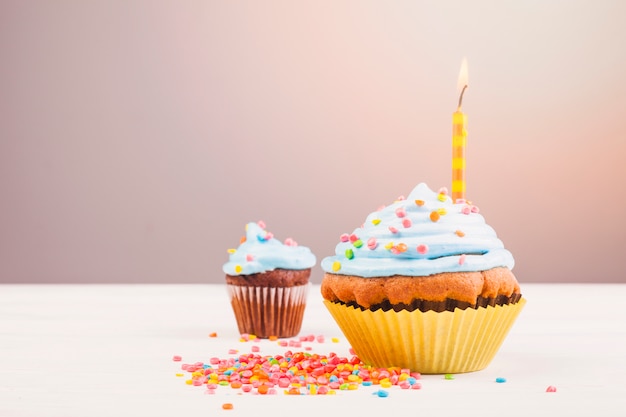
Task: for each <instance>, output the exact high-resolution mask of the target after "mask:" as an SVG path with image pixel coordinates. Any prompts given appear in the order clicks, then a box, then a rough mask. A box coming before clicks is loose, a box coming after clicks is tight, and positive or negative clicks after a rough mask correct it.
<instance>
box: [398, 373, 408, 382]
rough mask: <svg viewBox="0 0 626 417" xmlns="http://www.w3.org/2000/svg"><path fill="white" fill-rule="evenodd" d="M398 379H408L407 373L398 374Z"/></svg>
mask: <svg viewBox="0 0 626 417" xmlns="http://www.w3.org/2000/svg"><path fill="white" fill-rule="evenodd" d="M398 379H399V380H400V381H404V380H406V379H409V374H400V376H399V377H398Z"/></svg>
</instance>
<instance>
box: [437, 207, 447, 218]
mask: <svg viewBox="0 0 626 417" xmlns="http://www.w3.org/2000/svg"><path fill="white" fill-rule="evenodd" d="M437 213H439V214H440V215H442V216H445V215H446V214H448V212H447V211H446V209H445V208H443V207H441V208H438V209H437Z"/></svg>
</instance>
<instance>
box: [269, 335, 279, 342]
mask: <svg viewBox="0 0 626 417" xmlns="http://www.w3.org/2000/svg"><path fill="white" fill-rule="evenodd" d="M269 340H271V341H272V342H275V341H277V340H278V336H270V337H269Z"/></svg>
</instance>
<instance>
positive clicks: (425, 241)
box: [321, 183, 514, 277]
mask: <svg viewBox="0 0 626 417" xmlns="http://www.w3.org/2000/svg"><path fill="white" fill-rule="evenodd" d="M433 212H434V213H436V214H431V213H433ZM394 232H395V233H394ZM513 266H514V260H513V255H511V253H510V252H509V251H508V250H506V249H505V248H504V245H503V243H502V242H501V241H500V240H499V239H498V237H497V236H496V232H495V231H494V230H493V228H491V227H490V226H489V225H487V224H486V223H485V219H484V218H483V216H482V215H480V214H478V210H477V208H476V207H475V206H472V205H471V204H469V203H465V202H463V203H456V204H455V203H453V202H452V199H451V198H450V197H448V196H447V195H446V194H440V193H435V192H434V191H432V190H431V189H430V188H428V186H427V185H426V184H424V183H421V184H419V185H418V186H417V187H415V188H414V189H413V191H412V192H411V193H410V194H409V196H408V197H407V198H406V199H400V200H398V201H395V202H394V203H393V204H391V205H389V206H387V207H384V208H383V209H382V210H380V211H376V212H374V213H371V214H370V215H368V216H367V218H366V219H365V222H364V223H363V225H362V226H361V227H359V228H357V229H355V230H354V232H353V233H352V234H351V235H350V236H349V238H348V236H344V237H343V239H342V242H340V243H339V244H338V245H337V246H336V248H335V255H334V256H329V257H326V258H324V259H323V260H322V263H321V267H322V269H323V270H324V271H326V272H330V273H334V274H342V275H355V276H360V277H386V276H392V275H406V276H428V275H433V274H436V273H441V272H466V271H484V270H488V269H491V268H495V267H508V268H509V269H512V268H513Z"/></svg>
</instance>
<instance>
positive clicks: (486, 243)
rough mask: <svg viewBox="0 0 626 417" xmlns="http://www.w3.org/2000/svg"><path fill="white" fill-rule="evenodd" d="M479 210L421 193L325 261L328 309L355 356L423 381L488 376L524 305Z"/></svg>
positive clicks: (387, 211)
mask: <svg viewBox="0 0 626 417" xmlns="http://www.w3.org/2000/svg"><path fill="white" fill-rule="evenodd" d="M513 265H514V260H513V256H512V255H511V253H510V252H509V251H508V250H506V249H505V248H504V245H503V243H502V242H501V241H500V240H499V239H498V238H497V236H496V233H495V231H494V230H493V228H491V227H490V226H488V225H487V224H486V223H485V220H484V218H483V216H482V215H480V214H479V213H478V208H477V207H476V206H473V205H472V204H471V203H469V202H457V203H456V204H455V203H453V202H452V200H451V198H450V197H449V196H448V195H447V193H446V192H445V190H442V191H440V192H438V193H436V192H434V191H432V190H431V189H429V188H428V186H427V185H426V184H423V183H422V184H419V185H418V186H417V187H415V189H414V190H413V191H412V192H411V193H410V194H409V196H408V197H407V198H399V199H398V200H397V201H395V202H393V204H391V205H389V206H387V207H383V208H381V209H379V210H378V211H376V212H374V213H371V214H370V215H369V216H367V218H366V219H365V222H364V223H363V224H362V226H361V227H359V228H357V229H355V230H354V232H352V233H351V234H344V235H342V236H341V241H340V242H339V244H338V245H337V246H336V250H335V255H334V256H330V257H327V258H325V259H323V260H322V263H321V266H322V269H323V270H324V271H325V275H324V278H323V280H322V287H321V292H322V296H323V298H324V303H325V304H326V306H327V307H328V309H329V311H330V313H331V314H332V316H333V317H334V319H335V320H336V322H337V324H338V325H339V327H340V328H341V330H342V331H343V333H344V334H345V336H346V338H347V339H348V341H349V342H350V344H351V345H352V347H353V348H354V350H355V352H356V353H357V355H358V356H359V357H360V358H361V360H363V361H364V362H365V363H367V364H370V365H373V366H377V367H394V366H397V367H403V368H410V369H411V370H414V371H418V372H422V373H458V372H470V371H476V370H480V369H483V368H485V367H486V366H487V365H488V364H489V363H490V362H491V360H492V359H493V357H494V356H495V354H496V352H497V351H498V349H499V347H500V345H501V344H502V342H503V341H504V338H505V337H506V334H507V333H508V331H509V329H510V328H511V326H512V325H513V322H514V321H515V319H516V317H517V315H518V314H519V312H520V311H521V309H522V307H523V305H524V304H525V299H523V298H522V297H521V292H520V288H519V284H518V282H517V279H516V278H515V276H514V275H513V273H512V272H511V269H512V268H513Z"/></svg>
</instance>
